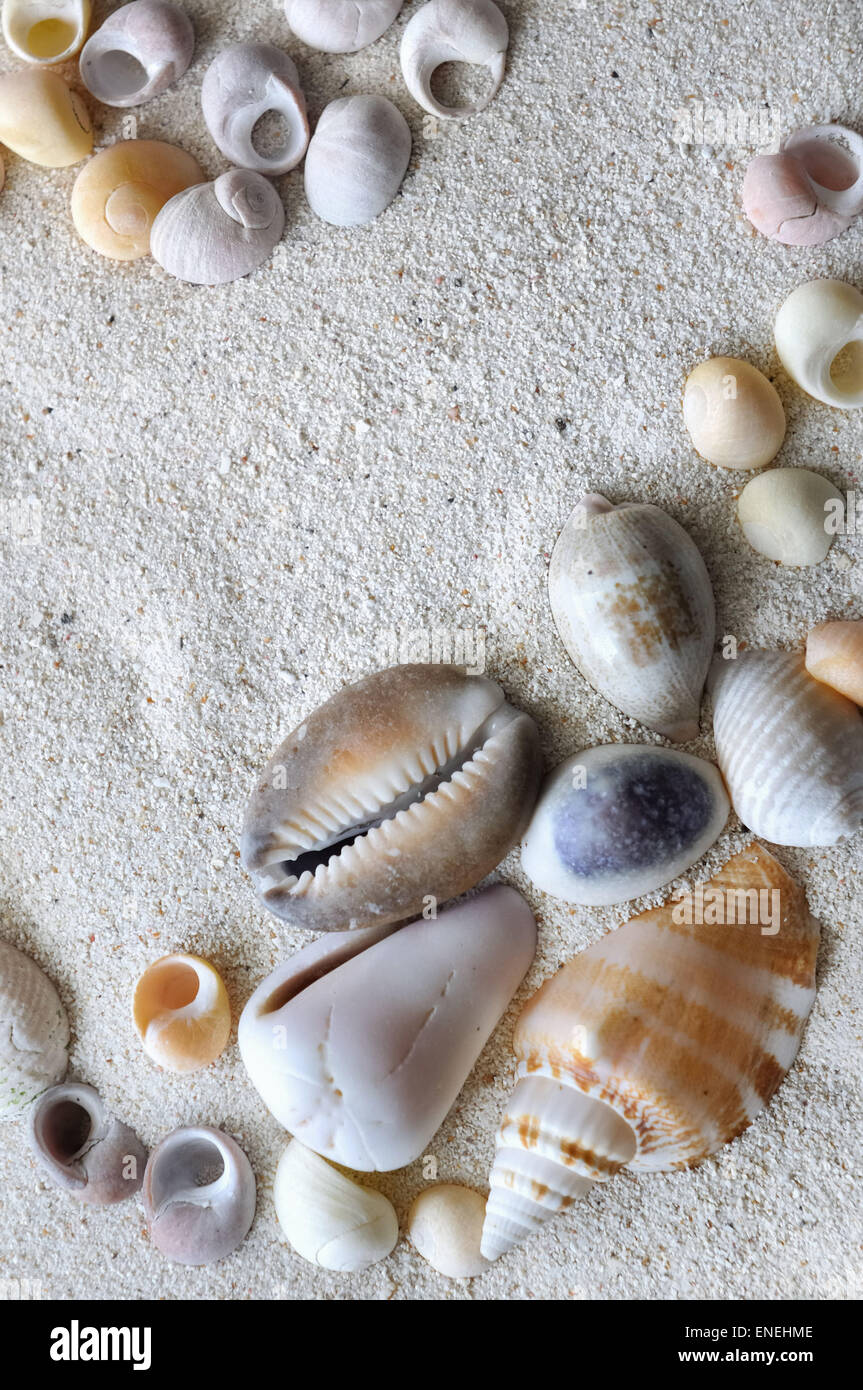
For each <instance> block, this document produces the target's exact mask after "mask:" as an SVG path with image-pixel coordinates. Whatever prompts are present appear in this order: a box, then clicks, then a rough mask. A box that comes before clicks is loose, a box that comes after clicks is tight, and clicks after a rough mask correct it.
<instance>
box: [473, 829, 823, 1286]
mask: <svg viewBox="0 0 863 1390" xmlns="http://www.w3.org/2000/svg"><path fill="white" fill-rule="evenodd" d="M699 890H700V891H699ZM818 937H819V927H818V923H817V922H816V921H815V920H814V918H812V917H811V916H810V913H809V910H808V907H807V905H806V899H805V896H804V894H803V890H802V889H801V888H799V887H798V885H797V884H796V883H794V881H793V879H791V878H790V877H789V875H788V874H787V873H786V872H785V870H784V869H783V868H782V865H781V864H779V863H778V861H777V860H775V859H774V858H773V856H772V855H771V854H769V853H768V851H767V850H766V849H764V848H763V846H762V845H760V844H758V843H757V842H756V843H753V844H752V845H750V846H749V847H748V848H747V849H745V850H743V851H742V853H740V854H737V855H735V856H734V857H733V858H732V859H730V860H729V861H728V863H727V864H725V865H724V867H723V868H722V869H721V870H720V872H719V873H718V874H717V875H716V877H715V878H712V879H711V880H710V881H709V882H708V883H705V884H702V885H699V886H698V887H696V888H695V889H694V890H692V891H691V892H690V893H689V894H688V895H685V896H683V897H681V898H679V899H676V900H675V901H672V902H667V903H665V904H664V905H663V906H662V907H659V908H654V909H652V910H650V911H648V912H643V913H641V915H640V916H638V917H633V918H632V919H631V921H629V922H627V923H625V925H624V926H622V927H619V928H618V930H617V931H613V932H609V934H608V935H607V936H605V937H603V939H602V940H601V941H598V942H596V944H595V945H593V946H590V947H589V948H588V949H587V950H586V951H582V952H581V953H580V954H579V955H577V956H575V957H574V958H573V959H572V960H571V961H569V962H568V963H567V964H566V965H564V966H563V968H562V969H561V970H559V971H558V973H557V974H556V975H555V976H553V978H552V979H550V980H547V981H546V983H545V984H544V985H543V986H542V988H541V989H540V990H539V992H538V993H537V994H535V995H534V996H533V998H532V999H531V1000H530V1001H529V1002H528V1004H527V1006H526V1007H525V1009H524V1010H523V1012H522V1014H521V1017H520V1018H519V1020H518V1023H517V1025H516V1030H515V1037H514V1041H513V1047H514V1049H515V1053H516V1056H517V1057H518V1058H519V1067H518V1075H519V1077H520V1078H521V1079H520V1080H519V1082H518V1084H517V1086H516V1088H515V1091H514V1092H513V1094H512V1096H511V1097H510V1101H509V1105H508V1106H507V1111H506V1113H505V1115H504V1118H503V1122H502V1124H501V1127H500V1131H499V1133H498V1137H497V1152H496V1156H495V1163H494V1168H493V1170H492V1174H491V1193H490V1195H489V1199H488V1204H487V1207H486V1218H485V1226H484V1230H483V1241H482V1253H483V1255H485V1256H486V1257H487V1258H489V1259H495V1258H497V1256H498V1255H500V1254H502V1253H503V1252H504V1251H505V1250H508V1249H509V1248H510V1247H511V1246H512V1245H514V1244H515V1243H516V1242H517V1241H519V1240H523V1239H524V1238H525V1237H526V1236H528V1235H530V1234H531V1232H533V1231H535V1230H537V1229H538V1228H539V1226H540V1225H541V1224H542V1223H543V1222H544V1221H547V1220H548V1218H549V1217H551V1216H553V1215H554V1213H555V1212H558V1211H563V1210H565V1208H566V1207H568V1206H569V1205H570V1204H571V1203H572V1202H573V1201H574V1200H575V1199H576V1198H578V1197H581V1196H584V1194H585V1193H586V1192H588V1191H589V1190H590V1188H591V1187H592V1186H593V1185H594V1184H595V1183H597V1182H602V1181H606V1180H607V1179H609V1178H611V1177H612V1176H613V1175H614V1174H615V1173H616V1172H618V1170H619V1169H620V1168H622V1167H629V1168H630V1169H632V1170H636V1171H638V1170H640V1171H641V1172H645V1171H654V1172H656V1171H667V1170H669V1169H673V1168H682V1167H686V1166H688V1165H689V1164H692V1163H697V1162H699V1160H701V1159H703V1158H706V1157H707V1155H708V1154H712V1153H715V1151H716V1150H717V1149H718V1148H720V1147H721V1146H722V1145H723V1144H725V1143H727V1142H728V1141H729V1140H731V1139H734V1138H735V1137H736V1136H737V1135H738V1134H740V1133H741V1132H742V1131H743V1130H744V1129H745V1128H746V1126H747V1125H749V1124H750V1123H751V1122H752V1120H754V1119H755V1117H756V1115H758V1113H759V1112H760V1111H761V1110H762V1109H763V1108H764V1106H765V1105H766V1104H767V1103H768V1101H769V1100H770V1097H771V1096H772V1095H773V1093H774V1091H775V1090H776V1088H777V1086H779V1084H780V1082H781V1081H782V1079H783V1077H784V1075H785V1073H786V1071H787V1070H788V1068H789V1067H790V1065H791V1063H792V1061H793V1060H794V1057H795V1055H796V1053H797V1049H798V1047H799V1045H800V1037H801V1034H802V1032H803V1027H804V1024H805V1022H806V1018H807V1015H808V1013H809V1010H810V1008H811V1006H812V1001H813V999H814V997H815V956H816V953H817V950H818Z"/></svg>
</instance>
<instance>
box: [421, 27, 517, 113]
mask: <svg viewBox="0 0 863 1390" xmlns="http://www.w3.org/2000/svg"><path fill="white" fill-rule="evenodd" d="M508 44H509V28H508V26H507V22H506V20H505V19H504V17H503V15H502V14H501V12H500V10H499V9H498V7H497V5H495V4H494V0H429V3H428V4H427V5H423V6H422V8H421V9H419V10H417V12H416V14H414V15H413V17H412V18H411V20H410V21H409V23H408V26H407V28H406V29H405V31H404V34H403V35H402V42H401V49H400V59H401V65H402V74H403V76H404V79H405V84H406V86H407V89H408V91H409V92H410V94H411V96H412V97H413V99H414V101H416V102H418V103H419V105H420V106H421V107H422V108H423V110H424V111H428V112H429V114H430V115H432V116H440V117H443V118H446V119H453V120H458V119H461V118H462V117H464V116H473V115H476V113H477V112H478V111H484V110H485V108H486V107H487V106H488V104H489V102H490V101H491V99H492V97H493V96H494V95H495V93H496V92H497V90H498V88H499V87H500V84H501V82H502V81H503V74H504V69H505V67H506V50H507V45H508ZM442 63H480V64H482V65H484V66H485V67H487V68H488V70H489V73H490V74H491V78H492V89H491V91H490V92H489V93H488V95H487V96H486V97H485V99H484V100H482V101H480V102H478V103H477V105H476V106H443V105H442V104H441V102H439V101H438V100H437V98H436V97H435V95H434V93H433V92H432V89H431V79H432V75H433V73H434V72H435V69H436V68H439V67H440V65H441V64H442Z"/></svg>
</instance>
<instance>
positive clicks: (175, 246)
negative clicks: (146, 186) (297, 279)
mask: <svg viewBox="0 0 863 1390" xmlns="http://www.w3.org/2000/svg"><path fill="white" fill-rule="evenodd" d="M284 226H285V210H284V207H283V206H282V200H281V198H280V197H279V195H278V193H277V192H276V190H275V188H274V187H273V185H272V184H271V183H269V182H268V180H267V179H265V178H264V177H263V175H262V174H256V173H255V172H254V171H253V170H251V169H229V170H228V172H227V173H226V174H220V175H219V177H218V178H217V179H216V180H215V182H214V183H200V184H196V185H195V186H194V187H192V188H186V189H184V190H183V192H182V193H178V194H177V195H176V197H174V198H171V199H170V201H169V202H167V203H166V204H165V206H164V207H163V208H162V210H161V212H160V213H159V214H158V216H157V217H156V220H155V221H154V223H153V226H152V229H151V231H150V251H151V252H152V254H153V256H154V258H155V259H156V260H157V261H158V262H159V265H160V266H162V268H163V270H167V271H168V273H169V274H170V275H176V277H177V279H178V280H188V281H189V282H190V283H191V284H193V285H223V284H226V283H227V282H228V281H230V280H238V279H239V278H240V276H242V275H248V274H249V272H250V271H252V270H256V269H257V267H258V266H259V265H263V263H264V261H265V260H266V259H267V257H268V256H269V255H270V253H271V252H272V250H273V247H274V246H276V244H277V243H278V242H279V240H280V239H281V235H282V232H283V231H284Z"/></svg>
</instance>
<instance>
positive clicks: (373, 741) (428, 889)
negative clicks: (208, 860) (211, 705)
mask: <svg viewBox="0 0 863 1390" xmlns="http://www.w3.org/2000/svg"><path fill="white" fill-rule="evenodd" d="M541 767H542V764H541V758H540V752H539V734H538V731H537V728H536V725H535V724H534V722H533V720H532V719H531V718H530V717H529V716H528V715H526V714H523V713H521V712H520V711H519V710H516V709H514V708H513V707H512V706H511V705H509V704H508V703H507V702H506V700H505V698H504V695H503V692H502V690H501V689H500V687H499V686H498V685H496V684H495V683H494V681H490V680H487V679H486V678H485V677H484V676H470V675H465V674H464V673H463V672H462V671H460V670H458V669H457V668H456V667H453V666H444V665H435V664H426V665H420V664H417V665H406V666H394V667H390V668H389V669H388V670H385V671H378V672H376V673H375V674H374V675H371V676H367V677H366V678H365V679H364V680H361V681H358V682H357V683H356V685H349V686H345V687H344V688H343V689H342V690H341V691H340V692H339V693H338V694H337V695H335V696H333V698H332V699H331V700H328V701H327V702H326V703H325V704H324V705H321V706H320V707H319V708H318V709H316V710H314V711H313V712H312V714H310V715H309V716H308V718H306V719H304V720H303V722H302V724H300V726H299V727H298V728H296V729H294V730H293V732H292V733H290V734H289V735H288V737H287V738H286V739H285V741H284V742H283V743H282V744H281V746H280V747H279V748H278V749H277V750H276V752H275V753H274V754H273V756H272V758H271V759H270V761H269V763H268V764H267V766H266V767H265V768H264V771H263V773H262V775H261V778H260V781H259V783H258V786H257V788H256V789H255V791H254V792H253V794H252V796H251V798H250V800H249V804H248V807H247V809H246V817H245V823H244V826H243V835H242V840H241V852H242V860H243V864H244V866H245V868H246V869H247V870H248V871H249V873H250V875H251V877H252V880H253V882H254V884H255V887H256V888H257V890H258V893H259V894H260V896H261V900H262V901H263V903H264V905H265V906H266V907H268V908H269V909H270V911H271V912H274V913H275V914H276V915H277V916H278V917H282V918H284V919H285V920H287V921H289V922H290V923H291V924H292V925H294V926H301V927H308V928H309V929H310V930H317V931H320V930H323V931H336V930H341V929H344V928H356V927H365V926H369V925H371V924H373V923H375V922H378V923H381V922H394V921H401V922H404V921H405V920H407V919H408V918H410V917H412V916H416V915H417V914H419V913H420V912H422V911H423V909H424V907H425V906H426V904H427V903H428V901H429V900H430V899H435V900H436V901H437V902H438V903H443V902H446V901H447V899H449V898H453V897H455V896H457V894H459V893H464V892H466V891H467V890H468V889H470V888H473V887H474V886H475V884H477V883H478V882H479V881H480V879H482V878H484V877H485V875H486V874H488V873H490V872H491V871H492V869H494V868H495V866H496V865H497V864H499V863H500V861H501V859H503V857H504V855H505V854H506V853H507V851H508V850H509V849H511V848H512V846H513V844H514V843H515V842H516V841H517V839H518V838H519V836H520V835H521V833H522V831H523V830H524V828H525V826H526V825H527V821H528V818H529V816H530V812H531V810H532V808H533V803H534V801H535V800H536V794H537V791H538V789H539V779H540V775H541Z"/></svg>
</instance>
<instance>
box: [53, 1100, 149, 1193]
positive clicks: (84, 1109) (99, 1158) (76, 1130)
mask: <svg viewBox="0 0 863 1390" xmlns="http://www.w3.org/2000/svg"><path fill="white" fill-rule="evenodd" d="M29 1133H30V1147H31V1148H32V1150H33V1152H34V1154H35V1155H36V1158H37V1160H38V1162H39V1165H40V1167H41V1168H42V1169H43V1171H44V1172H45V1173H46V1174H47V1176H48V1177H49V1178H50V1179H51V1182H52V1183H53V1184H54V1186H55V1187H59V1188H62V1189H63V1191H64V1192H68V1193H69V1194H70V1196H72V1197H75V1198H77V1200H78V1201H79V1202H87V1203H90V1204H92V1205H94V1206H106V1205H108V1204H110V1203H113V1202H123V1201H125V1200H126V1198H127V1197H134V1195H135V1193H136V1192H137V1191H138V1189H139V1188H140V1186H141V1183H142V1182H143V1180H144V1168H145V1165H146V1162H147V1150H146V1149H145V1148H144V1146H143V1144H142V1143H141V1141H140V1139H139V1138H138V1136H137V1134H136V1133H135V1131H134V1130H133V1129H130V1127H129V1126H128V1125H126V1124H123V1122H122V1121H121V1120H118V1119H116V1118H115V1117H114V1116H113V1115H112V1114H110V1112H109V1111H108V1110H107V1108H106V1106H105V1104H104V1102H103V1100H102V1098H101V1096H100V1095H99V1093H98V1091H94V1089H93V1087H92V1086H84V1085H82V1084H81V1083H80V1082H77V1081H64V1082H62V1083H61V1084H60V1085H59V1086H52V1087H51V1089H50V1090H48V1091H44V1092H43V1093H42V1095H41V1096H39V1097H38V1099H36V1100H35V1101H34V1102H33V1105H32V1106H31V1108H30V1119H29Z"/></svg>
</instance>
